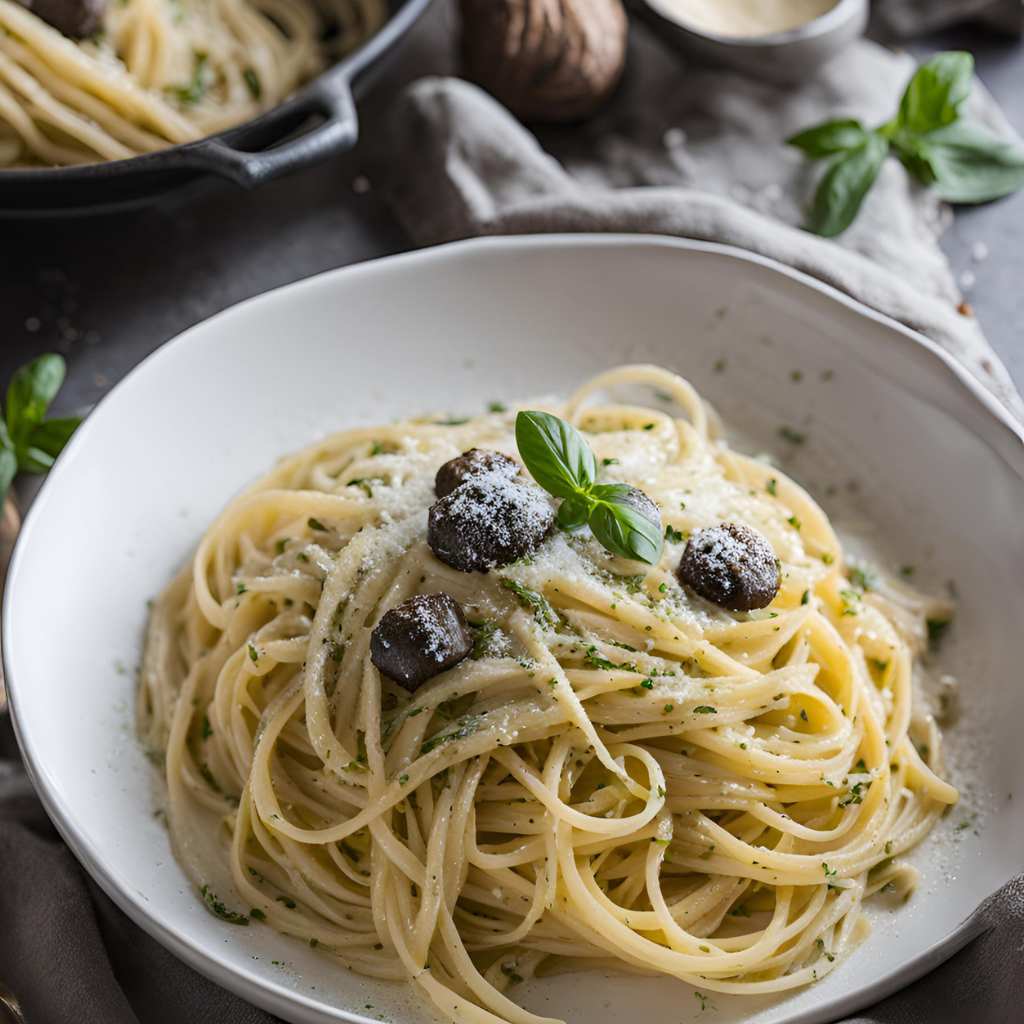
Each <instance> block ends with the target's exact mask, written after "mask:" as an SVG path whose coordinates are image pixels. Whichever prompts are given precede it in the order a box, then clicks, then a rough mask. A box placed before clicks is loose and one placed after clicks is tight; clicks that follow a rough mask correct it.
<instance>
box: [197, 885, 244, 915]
mask: <svg viewBox="0 0 1024 1024" xmlns="http://www.w3.org/2000/svg"><path fill="white" fill-rule="evenodd" d="M199 891H200V893H201V895H202V897H203V899H204V900H205V901H206V905H207V906H208V907H209V908H210V910H211V911H212V912H213V913H214V914H216V915H217V916H218V917H219V918H220V919H221V920H222V921H227V923H228V924H248V923H249V918H247V917H246V916H245V915H244V914H239V913H238V912H237V911H234V910H228V908H227V907H225V906H224V904H223V903H221V901H220V900H219V899H217V897H216V896H215V895H214V894H213V892H212V891H211V890H210V887H209V886H208V885H204V886H203V887H202V889H200V890H199Z"/></svg>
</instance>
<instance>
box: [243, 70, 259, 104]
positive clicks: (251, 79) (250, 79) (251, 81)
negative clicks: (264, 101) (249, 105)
mask: <svg viewBox="0 0 1024 1024" xmlns="http://www.w3.org/2000/svg"><path fill="white" fill-rule="evenodd" d="M242 77H243V78H244V79H245V84H246V85H247V86H249V92H251V93H252V98H253V99H254V100H258V99H259V98H260V96H261V95H262V93H263V86H262V85H261V84H260V79H259V75H257V74H256V72H255V71H253V69H252V68H246V69H245V70H244V71H243V72H242Z"/></svg>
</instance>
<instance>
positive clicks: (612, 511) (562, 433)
mask: <svg viewBox="0 0 1024 1024" xmlns="http://www.w3.org/2000/svg"><path fill="white" fill-rule="evenodd" d="M516 444H517V445H518V446H519V454H520V456H521V457H522V460H523V462H524V463H526V468H527V469H528V470H529V471H530V473H531V474H532V476H533V478H534V480H536V481H537V483H538V484H540V486H541V487H543V488H544V490H546V491H547V492H548V493H549V494H551V495H554V497H556V498H564V499H565V500H564V501H563V502H562V504H561V507H560V508H559V510H558V521H559V523H560V524H561V525H562V526H563V527H564V528H565V529H566V530H570V531H575V530H582V529H583V527H584V526H589V527H590V529H591V531H592V532H593V534H594V536H595V537H596V538H597V539H598V541H599V542H600V543H601V544H602V546H603V547H605V548H607V550H609V551H611V552H612V553H613V554H616V555H621V556H622V557H623V558H632V559H635V560H636V561H638V562H646V563H647V564H648V565H654V564H655V563H656V562H657V561H658V559H659V558H661V553H662V550H663V548H664V545H665V540H664V535H663V533H662V525H661V516H660V515H659V514H658V510H657V507H656V506H655V505H654V504H653V502H651V501H650V500H649V499H648V498H647V497H646V495H644V494H643V493H642V492H641V491H638V490H637V489H636V488H635V487H630V486H629V485H628V484H623V483H611V484H601V483H598V482H597V459H595V458H594V453H593V452H592V451H591V450H590V445H588V444H587V442H586V441H585V440H584V439H583V435H582V434H580V432H579V431H578V430H576V428H575V427H573V426H571V425H570V424H568V423H566V422H565V420H562V419H559V418H558V417H557V416H552V415H550V414H549V413H546V412H533V411H529V412H521V413H519V415H518V416H517V417H516Z"/></svg>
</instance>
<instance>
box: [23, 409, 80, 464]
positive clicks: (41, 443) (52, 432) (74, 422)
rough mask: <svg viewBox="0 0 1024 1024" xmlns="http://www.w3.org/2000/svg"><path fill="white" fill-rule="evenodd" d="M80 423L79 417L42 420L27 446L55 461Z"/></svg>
mask: <svg viewBox="0 0 1024 1024" xmlns="http://www.w3.org/2000/svg"><path fill="white" fill-rule="evenodd" d="M81 422H82V420H81V417H79V416H67V417H65V418H63V419H53V420H44V421H43V422H42V423H40V424H39V426H37V427H36V428H35V430H33V431H32V433H31V435H30V436H29V439H28V440H29V444H30V445H31V446H32V447H33V448H38V449H39V450H40V451H43V452H46V454H47V455H49V456H50V458H51V459H55V458H56V457H57V456H58V455H60V453H61V452H62V451H63V450H64V445H66V444H67V443H68V441H69V440H70V439H71V435H72V434H73V433H74V432H75V428H76V427H77V426H78V424H79V423H81Z"/></svg>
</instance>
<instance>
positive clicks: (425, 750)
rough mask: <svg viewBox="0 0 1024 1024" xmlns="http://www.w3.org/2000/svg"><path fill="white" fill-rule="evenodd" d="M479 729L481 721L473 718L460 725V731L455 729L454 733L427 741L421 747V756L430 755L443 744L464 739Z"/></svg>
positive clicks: (443, 734)
mask: <svg viewBox="0 0 1024 1024" xmlns="http://www.w3.org/2000/svg"><path fill="white" fill-rule="evenodd" d="M479 728H480V723H479V721H477V719H475V718H471V719H469V721H467V722H464V723H463V724H462V725H460V726H459V727H458V729H455V730H454V731H453V732H444V733H441V734H440V735H439V736H434V737H432V738H431V739H429V740H427V742H426V743H424V744H423V746H422V747H420V755H421V756H422V755H423V754H429V753H430V752H431V751H432V750H434V749H435V748H436V747H439V746H440V745H441V744H442V743H447V742H448V741H449V740H461V739H464V738H465V737H466V736H469V735H470V734H471V733H474V732H476V731H477V729H479Z"/></svg>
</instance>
